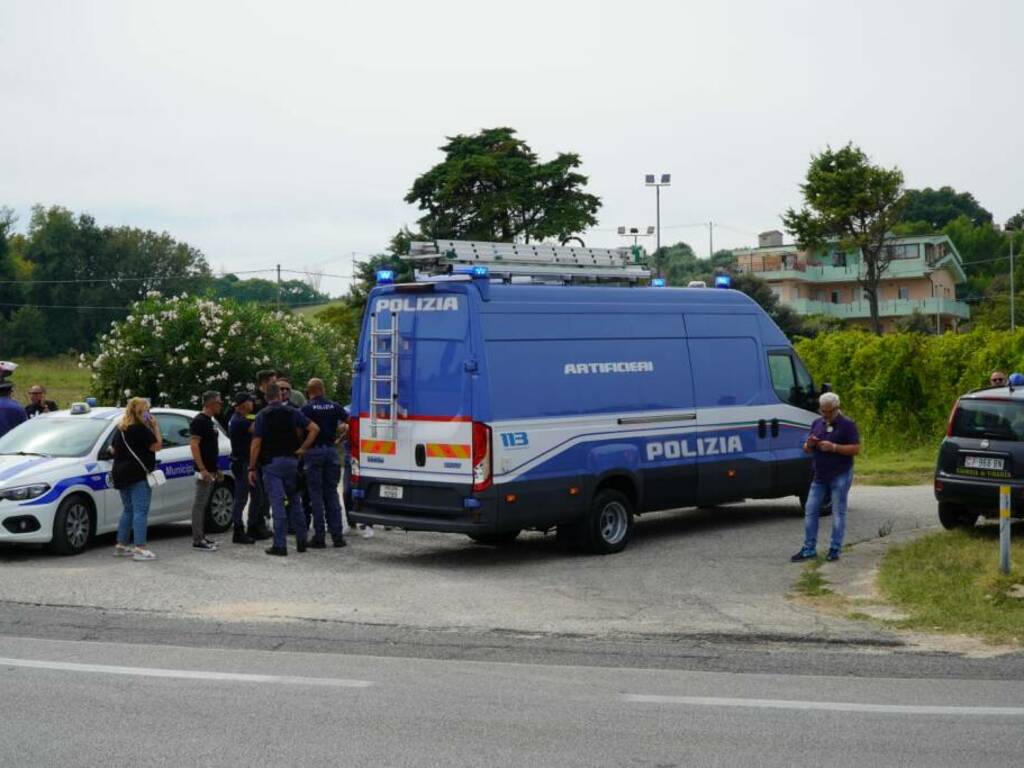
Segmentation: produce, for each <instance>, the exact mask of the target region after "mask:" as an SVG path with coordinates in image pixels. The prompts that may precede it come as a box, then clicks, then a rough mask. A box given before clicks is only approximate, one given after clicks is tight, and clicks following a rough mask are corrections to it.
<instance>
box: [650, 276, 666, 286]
mask: <svg viewBox="0 0 1024 768" xmlns="http://www.w3.org/2000/svg"><path fill="white" fill-rule="evenodd" d="M664 287H665V278H664V277H656V278H654V279H653V280H651V288H664Z"/></svg>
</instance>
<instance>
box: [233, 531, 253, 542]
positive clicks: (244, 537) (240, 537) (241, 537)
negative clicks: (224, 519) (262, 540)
mask: <svg viewBox="0 0 1024 768" xmlns="http://www.w3.org/2000/svg"><path fill="white" fill-rule="evenodd" d="M231 543H232V544H255V543H256V539H254V538H253V537H252V536H250V535H249V534H248V533H246V532H245V531H244V530H243V529H241V528H235V532H234V533H233V534H231Z"/></svg>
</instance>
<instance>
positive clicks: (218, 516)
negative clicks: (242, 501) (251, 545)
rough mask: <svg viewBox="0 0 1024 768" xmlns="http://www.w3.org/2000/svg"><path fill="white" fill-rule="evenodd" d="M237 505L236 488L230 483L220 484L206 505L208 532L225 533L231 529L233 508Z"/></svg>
mask: <svg viewBox="0 0 1024 768" xmlns="http://www.w3.org/2000/svg"><path fill="white" fill-rule="evenodd" d="M234 504H235V487H234V485H233V484H231V483H229V482H228V481H226V480H225V481H224V482H223V483H218V484H217V485H216V486H215V487H214V489H213V492H212V493H211V494H210V500H209V501H208V502H207V503H206V530H208V531H210V532H211V533H224V531H226V530H227V529H228V528H230V527H231V514H232V508H233V507H234Z"/></svg>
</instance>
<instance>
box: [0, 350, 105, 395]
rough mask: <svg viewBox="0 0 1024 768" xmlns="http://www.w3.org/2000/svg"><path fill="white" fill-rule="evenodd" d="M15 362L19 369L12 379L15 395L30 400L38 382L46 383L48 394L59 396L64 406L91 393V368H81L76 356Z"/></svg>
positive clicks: (17, 360) (21, 359) (20, 359)
mask: <svg viewBox="0 0 1024 768" xmlns="http://www.w3.org/2000/svg"><path fill="white" fill-rule="evenodd" d="M14 362H16V363H17V364H18V370H17V371H15V372H14V375H13V376H11V379H10V380H11V381H13V382H14V387H15V389H14V397H15V399H16V400H18V401H19V402H21V403H25V404H27V403H28V390H29V387H31V386H32V385H34V384H42V385H43V386H44V387H46V397H47V398H48V399H49V400H55V401H56V402H57V405H58V406H59V407H61V408H67V407H68V405H70V404H71V403H72V402H75V401H78V400H82V399H83V398H84V397H85V396H86V395H88V394H90V390H91V388H92V374H91V372H90V371H89V369H88V368H79V367H78V359H77V358H75V357H72V356H70V355H61V356H59V357H48V358H31V357H27V358H18V359H16V360H14Z"/></svg>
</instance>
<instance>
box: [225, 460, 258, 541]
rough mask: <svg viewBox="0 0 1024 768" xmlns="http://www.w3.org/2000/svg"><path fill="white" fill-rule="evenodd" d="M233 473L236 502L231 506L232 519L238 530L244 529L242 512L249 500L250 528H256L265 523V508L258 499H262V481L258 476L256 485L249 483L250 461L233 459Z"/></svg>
mask: <svg viewBox="0 0 1024 768" xmlns="http://www.w3.org/2000/svg"><path fill="white" fill-rule="evenodd" d="M231 474H232V475H234V478H235V502H234V504H233V505H232V507H231V519H232V520H233V521H234V526H235V530H236V531H240V530H242V525H243V520H242V512H243V511H244V510H245V502H246V501H248V502H249V530H255V529H256V528H258V527H260V526H261V525H263V510H262V509H261V508H260V504H258V503H257V500H258V499H262V497H263V494H262V493H261V490H262V483H261V482H259V478H257V483H256V485H255V486H252V485H249V462H248V461H236V460H235V459H232V460H231Z"/></svg>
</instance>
